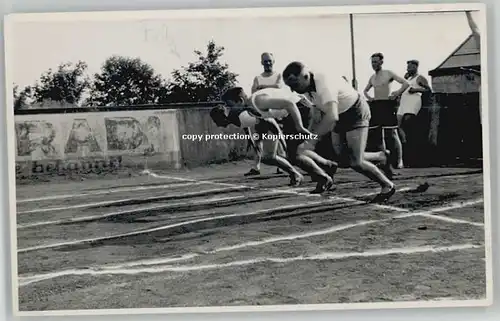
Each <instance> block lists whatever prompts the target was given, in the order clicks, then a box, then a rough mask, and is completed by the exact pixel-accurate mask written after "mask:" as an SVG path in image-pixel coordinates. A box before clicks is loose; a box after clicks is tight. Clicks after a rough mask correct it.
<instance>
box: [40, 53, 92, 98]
mask: <svg viewBox="0 0 500 321" xmlns="http://www.w3.org/2000/svg"><path fill="white" fill-rule="evenodd" d="M86 70H87V64H86V63H85V62H83V61H79V62H78V63H76V64H75V65H73V64H72V63H63V64H61V65H59V67H58V68H57V70H55V71H54V70H52V69H49V70H48V71H46V72H44V73H43V74H42V75H41V76H40V80H39V81H38V82H37V83H36V84H35V85H34V86H33V87H32V93H33V100H34V102H35V103H44V102H45V101H47V100H49V101H55V102H58V103H61V104H64V103H65V104H71V105H77V104H78V103H79V102H80V100H81V99H82V96H83V93H84V92H85V90H86V89H87V88H88V83H89V82H88V79H87V77H85V71H86Z"/></svg>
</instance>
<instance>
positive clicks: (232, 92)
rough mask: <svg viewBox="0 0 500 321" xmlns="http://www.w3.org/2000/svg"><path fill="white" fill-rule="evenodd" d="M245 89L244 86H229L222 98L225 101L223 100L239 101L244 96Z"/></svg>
mask: <svg viewBox="0 0 500 321" xmlns="http://www.w3.org/2000/svg"><path fill="white" fill-rule="evenodd" d="M244 93H245V91H244V90H243V88H242V87H233V88H229V89H228V90H226V91H225V92H224V93H223V94H222V96H221V97H220V99H221V100H222V101H223V102H227V101H238V100H240V99H241V97H243V95H244Z"/></svg>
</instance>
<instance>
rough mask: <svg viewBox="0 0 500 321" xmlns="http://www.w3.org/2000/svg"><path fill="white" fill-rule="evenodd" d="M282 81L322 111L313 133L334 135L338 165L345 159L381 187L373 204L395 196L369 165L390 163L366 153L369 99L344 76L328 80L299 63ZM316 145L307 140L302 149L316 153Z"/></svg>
mask: <svg viewBox="0 0 500 321" xmlns="http://www.w3.org/2000/svg"><path fill="white" fill-rule="evenodd" d="M283 79H284V80H285V83H286V84H287V85H288V86H290V88H291V89H292V90H293V91H295V92H297V93H299V94H306V95H309V97H310V98H311V101H312V102H313V103H314V104H315V105H316V108H318V109H320V110H321V111H322V113H323V117H322V120H321V121H320V122H319V123H318V124H316V125H315V126H313V128H311V131H312V132H314V133H315V134H317V135H318V136H319V137H321V136H323V135H325V134H328V133H329V132H331V133H332V144H333V148H334V150H335V152H336V154H337V156H338V158H339V163H341V164H342V163H343V162H342V159H343V158H344V156H345V158H346V160H347V161H348V164H349V166H350V167H351V168H352V169H354V170H355V171H357V172H359V173H361V174H363V175H365V176H366V177H368V178H369V179H371V180H373V181H375V182H377V183H379V184H380V186H381V192H380V194H379V195H377V197H375V198H374V199H373V200H372V202H385V201H387V200H388V199H389V198H390V197H391V196H392V195H394V193H395V192H396V188H395V185H394V184H393V183H392V182H391V181H390V180H389V179H388V178H387V177H386V176H385V175H384V173H383V172H382V171H380V170H379V169H378V168H377V166H375V165H374V164H372V163H371V162H370V161H375V162H384V163H386V164H388V163H389V160H388V159H387V154H386V153H384V152H379V153H367V152H365V148H366V141H367V137H368V126H369V123H370V117H371V114H370V107H369V106H368V103H367V102H366V100H365V99H363V98H362V97H361V95H360V94H359V93H358V92H357V91H356V90H355V89H354V88H352V86H350V85H349V84H348V83H347V82H346V81H345V80H344V79H342V77H340V76H339V77H331V78H329V77H327V76H326V75H324V74H321V73H316V72H312V71H309V70H307V68H306V67H305V66H304V64H302V63H300V62H292V63H290V64H289V65H288V66H287V67H286V68H285V70H284V71H283ZM332 129H333V130H332ZM316 143H317V140H316V141H315V140H308V141H306V142H305V143H304V145H303V146H302V148H303V149H306V150H314V148H315V144H316ZM387 166H389V165H387Z"/></svg>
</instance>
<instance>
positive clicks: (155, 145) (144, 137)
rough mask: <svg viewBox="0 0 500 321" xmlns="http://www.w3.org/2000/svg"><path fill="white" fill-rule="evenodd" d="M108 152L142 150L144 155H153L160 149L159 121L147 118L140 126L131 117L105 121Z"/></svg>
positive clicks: (150, 117) (152, 117)
mask: <svg viewBox="0 0 500 321" xmlns="http://www.w3.org/2000/svg"><path fill="white" fill-rule="evenodd" d="M105 124H106V134H107V141H108V150H109V151H133V150H136V149H138V148H139V147H143V148H144V150H143V151H144V153H145V154H154V153H156V152H158V151H159V148H160V119H159V118H158V117H157V116H149V117H148V118H147V120H146V121H145V122H144V123H143V124H141V123H140V122H139V121H138V120H137V119H135V118H132V117H112V118H111V117H110V118H106V119H105Z"/></svg>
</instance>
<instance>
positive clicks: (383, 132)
mask: <svg viewBox="0 0 500 321" xmlns="http://www.w3.org/2000/svg"><path fill="white" fill-rule="evenodd" d="M383 63H384V55H383V54H382V53H380V52H377V53H374V54H373V55H372V56H371V64H372V68H373V70H374V71H375V73H374V74H373V75H372V76H371V77H370V80H369V81H368V84H367V85H366V87H365V90H364V91H363V93H364V95H365V97H366V98H367V99H368V102H369V103H370V109H371V114H372V119H371V121H370V129H371V132H370V135H371V136H372V139H373V140H376V141H378V142H379V143H380V144H381V145H380V146H379V150H386V147H385V146H386V138H387V141H388V143H389V148H388V149H389V150H390V151H391V154H392V155H393V156H394V158H395V159H394V164H393V165H394V167H396V168H402V167H403V147H402V145H401V140H400V139H399V135H398V120H397V117H396V113H397V99H398V98H399V97H400V96H401V95H402V94H403V92H404V91H405V90H406V89H407V88H408V87H409V85H408V83H407V81H406V80H405V79H404V78H402V77H400V76H398V75H396V74H395V73H394V72H392V71H391V70H387V69H383V68H382V65H383ZM393 81H396V82H398V83H400V84H401V88H400V89H399V90H397V91H394V92H391V89H390V87H391V83H392V82H393ZM372 88H373V91H374V96H373V97H372V96H370V95H369V92H370V89H372Z"/></svg>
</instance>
